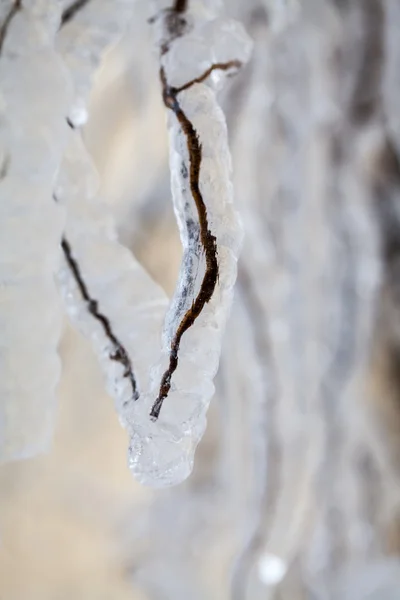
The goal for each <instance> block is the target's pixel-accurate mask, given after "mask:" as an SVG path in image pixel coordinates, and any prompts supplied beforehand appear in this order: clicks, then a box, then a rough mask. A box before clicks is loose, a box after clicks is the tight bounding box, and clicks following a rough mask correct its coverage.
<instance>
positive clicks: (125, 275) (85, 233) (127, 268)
mask: <svg viewBox="0 0 400 600" xmlns="http://www.w3.org/2000/svg"><path fill="white" fill-rule="evenodd" d="M97 187H98V185H97V176H96V171H95V169H94V166H93V164H92V163H91V160H90V158H89V156H88V154H87V151H86V149H85V147H84V144H83V142H82V139H81V138H80V136H79V135H77V134H76V133H75V132H74V133H72V134H71V138H70V142H69V144H68V147H67V150H66V152H65V155H64V161H63V164H62V168H61V171H60V176H59V179H58V184H57V187H56V190H55V196H56V198H57V201H58V202H59V203H61V204H64V205H65V206H66V208H67V222H66V228H65V234H64V239H63V243H62V244H63V251H64V262H63V265H62V267H61V269H60V271H59V273H58V280H59V283H60V287H61V291H62V295H63V298H64V302H65V305H66V308H67V312H68V314H69V316H70V317H71V319H72V321H73V323H75V324H76V325H77V327H78V328H79V330H80V331H81V332H82V333H83V334H84V335H85V336H86V337H88V338H89V339H90V340H91V341H92V344H93V347H94V349H95V351H96V354H97V355H98V357H99V360H100V363H101V365H102V368H103V370H104V373H105V375H106V380H107V387H108V391H109V393H110V395H111V396H112V397H113V398H114V400H115V405H116V409H117V411H118V413H119V415H120V420H121V422H122V424H123V425H124V426H127V418H128V414H130V411H131V410H132V406H131V404H132V403H134V402H135V401H136V400H137V398H138V397H139V382H140V387H141V388H142V389H146V388H148V385H149V382H148V378H149V368H148V367H149V364H151V363H152V362H154V360H155V357H156V356H157V353H158V351H159V350H158V349H159V337H160V329H161V326H162V320H163V318H164V314H165V310H166V307H167V298H166V296H165V294H164V292H163V291H162V290H161V289H160V288H159V286H157V285H156V284H155V283H154V282H153V280H152V279H151V278H150V276H149V275H148V274H147V272H146V271H145V270H144V269H143V268H142V267H141V265H140V264H139V263H138V262H137V261H136V260H135V258H134V257H133V256H132V254H131V253H130V252H129V251H128V250H127V249H126V248H124V247H123V246H121V244H119V243H118V240H117V235H116V231H115V227H114V223H113V219H112V217H111V214H110V213H109V211H108V210H107V207H106V206H105V205H104V204H103V203H102V202H101V199H100V198H99V197H98V195H97Z"/></svg>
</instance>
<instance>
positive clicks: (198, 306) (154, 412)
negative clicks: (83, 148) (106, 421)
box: [150, 68, 218, 420]
mask: <svg viewBox="0 0 400 600" xmlns="http://www.w3.org/2000/svg"><path fill="white" fill-rule="evenodd" d="M160 79H161V83H162V88H163V100H164V104H165V106H166V107H167V108H169V109H170V110H172V111H173V112H174V114H175V115H176V118H177V119H178V121H179V124H180V126H181V128H182V131H183V133H184V134H185V136H186V143H187V149H188V153H189V182H190V191H191V193H192V197H193V199H194V202H195V204H196V209H197V214H198V218H199V225H200V242H201V244H202V246H203V250H204V254H205V257H206V270H205V273H204V277H203V281H202V284H201V287H200V291H199V293H198V294H197V296H196V298H195V300H194V301H193V304H192V306H191V308H190V309H189V310H188V311H187V312H186V313H185V315H184V316H183V318H182V320H181V322H180V324H179V326H178V329H177V332H176V334H175V336H174V339H173V341H172V345H171V351H170V357H169V366H168V369H167V370H166V371H165V373H164V374H163V376H162V379H161V384H160V390H159V394H158V398H157V399H156V400H155V402H154V404H153V406H152V409H151V412H150V416H151V417H152V418H153V419H154V420H156V419H157V418H158V417H159V414H160V410H161V407H162V404H163V402H164V400H165V398H166V397H167V395H168V392H169V390H170V388H171V377H172V375H173V373H174V372H175V371H176V369H177V367H178V351H179V346H180V343H181V340H182V336H183V334H184V333H185V331H187V330H188V329H189V327H191V326H192V325H193V323H194V322H195V320H196V319H197V317H198V316H199V315H200V313H201V312H202V310H203V308H204V306H205V305H206V304H207V303H208V302H209V301H210V300H211V297H212V295H213V293H214V290H215V286H216V283H217V280H218V260H217V240H216V237H215V236H214V235H213V234H212V233H211V231H210V229H209V225H208V216H207V208H206V205H205V203H204V200H203V196H202V194H201V192H200V186H199V177H200V167H201V157H202V154H201V144H200V142H199V138H198V135H197V131H196V130H195V128H194V127H193V124H192V123H191V122H190V121H189V119H188V118H187V116H186V115H185V113H184V112H183V110H182V108H181V106H180V104H179V101H178V98H177V95H178V93H179V90H177V89H174V88H172V87H170V86H169V85H168V83H167V80H166V76H165V72H164V69H163V68H161V70H160ZM193 83H195V81H193V82H191V84H192V85H193ZM186 89H187V88H186Z"/></svg>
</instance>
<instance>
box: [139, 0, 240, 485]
mask: <svg viewBox="0 0 400 600" xmlns="http://www.w3.org/2000/svg"><path fill="white" fill-rule="evenodd" d="M178 4H179V3H178ZM189 4H190V3H189ZM176 6H177V5H176ZM199 7H200V8H201V3H197V5H196V7H195V8H196V9H197V11H196V12H193V13H192V14H190V13H189V10H188V9H187V7H185V9H184V10H183V11H178V10H176V7H175V9H174V8H172V9H169V10H168V9H167V10H165V11H161V12H160V14H159V15H158V16H157V17H156V18H155V25H156V36H157V38H158V44H159V46H160V50H161V83H162V87H163V90H162V91H163V98H164V103H165V105H166V107H167V108H168V109H169V115H168V128H169V137H170V168H171V187H172V194H173V201H174V207H175V213H176V216H177V220H178V224H179V230H180V234H181V241H182V245H183V260H182V266H181V271H180V276H179V280H178V285H177V289H176V293H175V295H174V298H173V300H172V302H171V306H170V309H169V311H168V313H167V316H166V320H165V328H164V336H163V348H162V357H161V361H160V362H159V364H158V366H157V368H156V369H155V373H157V374H158V377H154V378H153V382H152V383H153V385H152V388H151V390H150V393H149V394H148V395H146V397H145V399H144V405H145V407H146V412H145V413H144V414H142V415H139V409H138V410H137V411H136V416H137V417H138V418H136V419H133V422H132V432H133V433H132V438H133V439H134V440H135V444H133V445H132V447H131V458H130V466H131V468H132V471H133V472H134V474H135V475H136V477H137V478H139V479H140V480H141V481H142V482H143V483H146V484H149V485H160V484H161V483H160V482H162V485H173V484H176V483H179V482H181V481H182V480H183V479H185V478H186V477H187V476H188V474H189V473H190V472H191V470H192V466H193V456H194V451H195V449H196V446H197V444H198V442H199V441H200V439H201V436H202V435H203V433H204V428H205V415H206V412H207V409H208V406H209V402H210V400H211V397H212V395H213V393H214V386H213V383H212V379H213V377H214V375H215V373H216V371H217V368H218V362H219V356H220V350H221V338H222V334H223V329H224V326H225V322H226V318H227V315H228V311H229V308H230V304H231V300H232V293H233V285H234V282H235V280H236V268H237V267H236V264H237V258H238V252H239V249H240V245H241V239H242V230H241V225H240V222H239V219H238V215H237V213H236V211H235V209H234V206H233V203H232V197H233V190H232V184H231V162H230V154H229V147H228V141H227V130H226V123H225V118H224V115H223V113H222V110H221V108H220V107H219V105H218V104H217V100H216V94H215V90H216V88H217V87H219V85H220V83H221V81H222V79H223V77H224V75H226V74H228V73H231V72H235V71H236V70H237V68H238V67H239V66H240V65H241V64H242V63H243V62H246V61H247V60H248V58H249V56H250V52H251V42H250V40H249V38H248V37H247V36H246V34H245V32H244V30H243V28H242V27H241V25H239V24H235V23H233V22H232V21H229V22H224V21H223V20H220V19H213V18H212V15H210V12H207V11H203V12H202V11H201V10H198V9H199ZM160 375H161V383H160ZM138 404H139V403H138ZM149 408H150V415H151V418H152V421H153V423H154V426H155V425H157V426H158V428H157V429H155V427H154V426H151V427H150V428H146V435H144V434H143V429H142V428H141V424H142V418H143V417H144V416H145V415H147V410H148V409H149ZM141 410H142V408H141ZM140 416H141V417H142V418H140ZM160 433H161V436H160ZM161 443H162V445H163V448H164V451H162V449H161V448H160V445H161ZM172 448H175V450H174V451H172ZM155 457H158V460H159V459H160V457H163V459H164V460H163V461H162V462H157V460H156V458H155ZM163 469H164V470H165V472H163Z"/></svg>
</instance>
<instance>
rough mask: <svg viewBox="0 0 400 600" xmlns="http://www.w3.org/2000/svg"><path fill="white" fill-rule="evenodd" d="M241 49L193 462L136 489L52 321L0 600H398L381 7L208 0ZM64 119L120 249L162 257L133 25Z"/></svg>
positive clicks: (153, 97) (158, 271) (0, 525)
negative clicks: (213, 333)
mask: <svg viewBox="0 0 400 600" xmlns="http://www.w3.org/2000/svg"><path fill="white" fill-rule="evenodd" d="M225 10H226V13H227V15H229V16H233V17H235V18H237V19H238V20H240V21H241V22H242V23H243V24H244V26H245V27H246V29H247V31H248V33H249V34H250V36H251V37H252V38H253V40H254V52H253V56H252V59H251V61H250V63H249V64H248V65H247V66H246V67H245V68H244V69H243V70H242V71H241V72H240V73H239V74H238V75H237V76H236V77H235V78H233V79H232V80H230V83H229V85H228V86H227V88H226V90H225V91H224V92H223V94H222V96H221V103H222V105H223V108H224V111H225V114H226V116H227V121H228V129H229V138H230V146H231V150H232V157H233V168H234V185H235V198H236V204H237V207H238V209H239V210H240V213H241V217H242V220H243V224H244V228H245V234H246V237H245V243H244V248H243V252H242V256H241V260H240V264H239V275H238V283H237V287H236V297H235V303H234V307H233V310H232V314H231V317H230V320H229V323H228V327H227V332H226V335H225V341H224V350H223V353H222V358H221V365H220V370H219V373H218V376H217V378H216V394H215V398H214V399H213V401H212V404H211V408H210V411H209V417H208V428H207V432H206V435H205V437H204V439H203V441H202V443H201V444H200V446H199V449H198V451H197V456H196V464H195V471H194V473H193V475H192V476H191V477H190V478H189V480H188V481H187V482H185V483H184V484H182V485H180V486H178V487H176V488H171V489H167V490H162V491H153V490H150V489H146V488H144V487H142V486H140V485H139V484H137V483H136V482H135V481H134V480H133V478H132V476H131V474H130V472H129V470H128V467H127V460H126V451H127V445H128V441H127V436H126V434H125V432H124V430H123V429H122V428H121V427H120V425H119V423H118V418H117V415H116V413H115V412H114V409H113V402H112V400H111V399H110V398H109V397H108V396H107V394H106V392H105V391H104V382H103V379H102V375H101V373H100V369H99V367H98V365H97V362H96V360H95V357H94V355H93V353H92V351H91V348H90V347H89V345H88V343H87V342H86V341H85V340H84V339H83V338H82V337H81V336H80V335H79V334H78V333H76V332H75V331H74V330H73V329H72V328H71V327H70V326H69V325H68V323H67V321H66V323H65V331H64V335H63V339H62V342H61V346H60V353H61V356H62V361H63V376H62V380H61V384H60V387H59V408H58V414H57V422H56V426H55V435H54V444H53V447H52V449H51V452H50V453H48V454H47V455H44V456H40V457H37V458H35V459H32V460H27V461H21V462H13V463H9V464H6V465H3V466H1V469H0V598H1V599H2V600H64V599H68V600H71V599H74V600H181V599H182V600H188V599H190V600H228V599H232V600H261V599H268V600H400V561H399V553H400V520H399V519H400V514H399V507H400V504H399V494H400V487H399V483H400V476H399V466H400V345H399V344H400V288H399V281H400V279H399V277H398V275H400V262H399V258H400V162H399V156H400V108H399V106H400V105H399V98H400V35H399V32H400V4H399V2H398V0H264V1H262V0H246V1H240V0H225ZM151 15H152V11H151V6H150V5H149V3H148V2H146V1H144V0H141V1H138V2H137V3H136V5H135V9H134V16H133V20H132V22H131V23H130V24H129V25H128V27H127V31H126V34H125V36H124V37H123V39H122V40H121V41H120V42H119V44H118V45H117V46H115V47H113V48H112V49H110V50H109V51H108V52H107V54H106V56H105V57H104V61H103V63H102V65H101V68H100V69H99V71H98V73H97V76H96V81H95V85H94V88H93V92H92V96H91V100H90V107H89V113H90V118H89V122H88V124H87V126H86V127H85V130H84V139H85V143H86V146H87V148H88V150H89V152H90V153H91V155H92V157H93V159H94V161H95V164H96V166H97V169H98V171H99V174H100V181H101V190H100V191H101V196H102V198H103V200H104V201H105V202H106V203H107V204H108V205H109V206H110V207H111V208H112V211H113V213H114V216H115V219H116V222H117V224H118V228H119V235H120V239H121V241H122V243H124V244H125V245H127V246H128V247H129V248H131V249H132V251H133V252H134V253H135V255H136V256H137V257H138V258H139V260H140V261H141V262H142V264H143V265H144V266H145V267H146V268H147V269H148V271H149V272H150V273H151V274H152V276H153V277H154V278H155V279H156V280H157V281H158V282H159V283H160V284H161V285H162V286H163V287H164V289H165V290H166V291H167V292H168V293H169V294H171V293H172V291H173V289H174V286H175V281H176V277H177V273H178V268H179V262H180V256H181V248H180V242H179V236H178V231H177V227H176V224H175V220H174V215H173V209H172V205H171V198H170V196H171V194H170V188H169V168H168V145H167V132H166V122H165V111H164V107H163V105H162V101H161V97H160V85H159V81H158V64H157V56H156V54H155V52H154V49H153V47H152V40H151V30H150V25H149V24H148V22H147V20H148V18H149V17H150V16H151Z"/></svg>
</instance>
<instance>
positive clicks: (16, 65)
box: [0, 0, 71, 460]
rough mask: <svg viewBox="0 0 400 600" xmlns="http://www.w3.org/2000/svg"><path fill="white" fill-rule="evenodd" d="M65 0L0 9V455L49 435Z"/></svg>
mask: <svg viewBox="0 0 400 600" xmlns="http://www.w3.org/2000/svg"><path fill="white" fill-rule="evenodd" d="M60 10H61V6H60V3H59V2H54V1H52V0H49V1H48V2H47V1H44V0H37V1H34V0H14V1H11V2H5V3H4V2H3V3H2V4H1V9H0V81H1V84H0V144H1V145H0V163H1V164H0V380H1V384H0V457H1V459H2V460H10V459H18V458H25V457H29V456H32V455H34V454H36V453H37V452H41V451H44V450H45V449H46V448H47V447H48V444H49V442H50V436H51V431H52V421H53V413H54V404H55V398H54V395H55V388H56V385H57V383H58V379H59V375H60V361H59V358H58V356H57V352H56V349H57V344H58V341H59V337H60V332H61V321H62V315H61V310H60V306H59V301H58V296H57V291H56V288H55V285H54V282H53V274H54V272H55V270H56V268H57V263H58V260H59V252H58V248H59V239H60V237H61V232H62V229H63V224H64V211H63V210H62V209H61V207H59V206H56V205H55V204H54V202H53V201H52V187H53V185H54V180H55V176H56V173H57V169H58V167H59V163H60V161H61V158H62V152H63V149H64V146H65V142H66V137H67V129H68V128H67V125H66V123H65V115H66V114H67V111H68V109H69V104H70V100H71V98H70V85H69V81H68V76H67V73H66V71H65V69H64V66H63V64H62V61H61V60H60V58H59V57H58V55H57V54H56V52H55V51H54V43H53V42H54V34H55V32H56V28H57V26H58V23H59V19H60Z"/></svg>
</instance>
